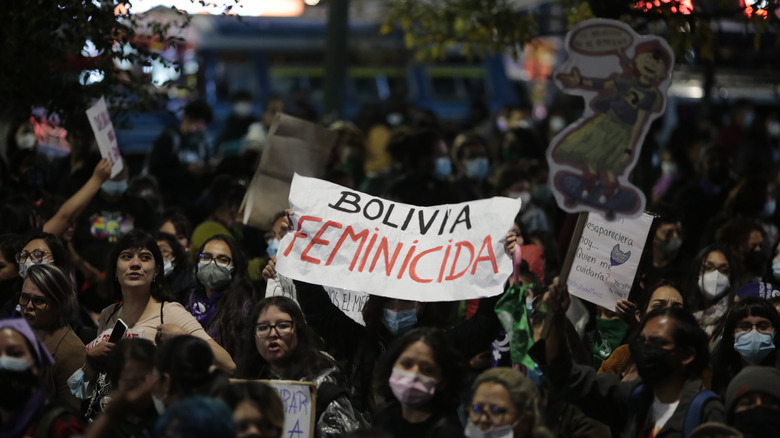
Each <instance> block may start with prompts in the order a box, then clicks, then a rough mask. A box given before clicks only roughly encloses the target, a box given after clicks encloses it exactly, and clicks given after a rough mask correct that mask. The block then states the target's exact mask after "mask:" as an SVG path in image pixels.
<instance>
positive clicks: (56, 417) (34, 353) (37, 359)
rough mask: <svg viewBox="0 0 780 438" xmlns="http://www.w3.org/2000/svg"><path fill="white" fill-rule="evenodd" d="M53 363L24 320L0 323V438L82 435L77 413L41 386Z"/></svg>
mask: <svg viewBox="0 0 780 438" xmlns="http://www.w3.org/2000/svg"><path fill="white" fill-rule="evenodd" d="M53 363H54V359H53V358H52V357H51V354H49V352H48V351H47V350H46V347H45V346H44V345H43V343H42V342H41V341H40V340H39V339H38V338H37V337H36V336H35V333H33V330H32V329H31V328H30V326H29V325H28V324H27V322H26V321H25V320H24V319H4V320H0V388H2V391H0V437H3V438H6V437H7V438H11V437H21V436H25V437H32V436H47V437H53V438H65V437H71V436H75V435H80V434H81V433H82V432H83V431H84V425H83V423H82V420H81V416H80V415H79V413H78V412H77V411H75V410H73V408H71V407H70V406H69V405H66V404H63V403H61V402H59V401H57V400H56V399H51V398H49V395H48V390H47V389H46V388H45V387H44V386H43V385H42V384H41V381H40V378H41V372H42V371H43V370H45V369H46V368H47V367H49V366H51V365H52V364H53ZM36 432H37V433H36Z"/></svg>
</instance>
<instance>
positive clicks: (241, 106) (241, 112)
mask: <svg viewBox="0 0 780 438" xmlns="http://www.w3.org/2000/svg"><path fill="white" fill-rule="evenodd" d="M233 112H234V113H236V115H238V116H241V117H246V116H249V115H252V103H251V102H236V103H235V104H234V105H233Z"/></svg>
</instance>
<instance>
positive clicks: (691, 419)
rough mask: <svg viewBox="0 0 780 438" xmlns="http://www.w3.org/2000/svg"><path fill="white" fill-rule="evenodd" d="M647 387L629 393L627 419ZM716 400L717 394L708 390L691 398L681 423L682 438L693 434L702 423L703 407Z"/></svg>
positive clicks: (641, 386)
mask: <svg viewBox="0 0 780 438" xmlns="http://www.w3.org/2000/svg"><path fill="white" fill-rule="evenodd" d="M647 389H648V387H647V385H645V384H644V383H642V384H640V385H639V386H637V387H636V389H634V392H632V393H631V397H629V399H628V413H629V415H628V417H629V418H630V417H631V416H632V414H633V413H634V412H636V408H637V404H639V398H640V397H641V396H642V393H643V392H644V391H645V390H647ZM713 399H717V400H720V397H719V396H718V394H715V393H714V392H713V391H710V390H709V389H705V390H704V391H701V392H699V393H698V394H696V397H694V398H693V401H691V404H690V406H688V412H686V414H685V422H684V423H683V437H687V436H688V435H690V434H691V432H693V429H696V427H698V426H699V425H700V424H701V423H702V421H701V414H702V410H703V408H704V405H706V404H707V402H709V401H710V400H713Z"/></svg>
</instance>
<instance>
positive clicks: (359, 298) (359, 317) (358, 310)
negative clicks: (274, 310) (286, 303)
mask: <svg viewBox="0 0 780 438" xmlns="http://www.w3.org/2000/svg"><path fill="white" fill-rule="evenodd" d="M325 292H327V293H328V296H329V297H330V301H331V302H332V303H333V305H334V306H336V307H338V308H339V310H341V311H342V312H344V314H345V315H347V316H349V317H350V318H352V319H353V320H354V321H355V322H356V323H358V324H360V325H363V326H364V325H366V323H365V321H363V305H364V304H366V301H367V300H368V296H369V295H368V294H367V293H365V292H358V291H354V290H346V289H339V288H334V287H326V288H325ZM265 296H266V297H276V296H283V297H287V298H290V299H291V300H293V301H295V302H297V301H298V293H297V291H296V290H295V284H294V283H293V281H292V279H290V278H287V277H285V276H284V275H281V274H280V275H277V276H276V278H269V279H268V281H267V282H266V287H265Z"/></svg>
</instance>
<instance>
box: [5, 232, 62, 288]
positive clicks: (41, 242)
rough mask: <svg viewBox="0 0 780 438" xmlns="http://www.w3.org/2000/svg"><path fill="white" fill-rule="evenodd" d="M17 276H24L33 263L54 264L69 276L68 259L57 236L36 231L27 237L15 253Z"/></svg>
mask: <svg viewBox="0 0 780 438" xmlns="http://www.w3.org/2000/svg"><path fill="white" fill-rule="evenodd" d="M16 263H18V264H19V276H20V277H22V278H25V277H26V276H27V269H29V268H30V266H33V265H41V264H44V265H47V264H54V265H56V266H57V267H58V268H60V269H62V271H63V272H66V273H67V275H68V276H70V259H69V257H68V251H67V250H66V249H65V245H64V244H63V243H62V240H60V238H59V237H57V236H55V235H54V234H50V233H37V234H33V235H32V236H30V237H29V238H27V242H25V244H24V247H23V248H22V250H21V251H20V252H19V253H18V254H16Z"/></svg>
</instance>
